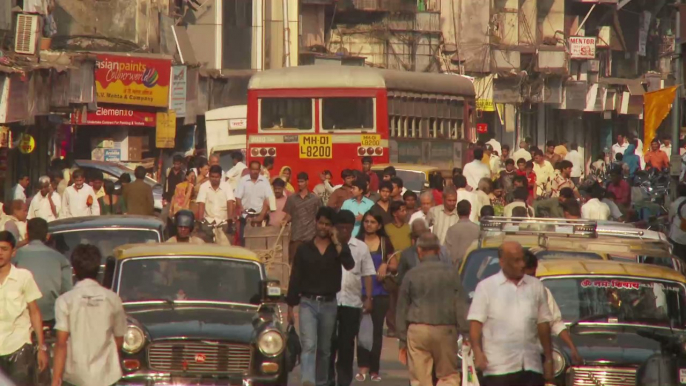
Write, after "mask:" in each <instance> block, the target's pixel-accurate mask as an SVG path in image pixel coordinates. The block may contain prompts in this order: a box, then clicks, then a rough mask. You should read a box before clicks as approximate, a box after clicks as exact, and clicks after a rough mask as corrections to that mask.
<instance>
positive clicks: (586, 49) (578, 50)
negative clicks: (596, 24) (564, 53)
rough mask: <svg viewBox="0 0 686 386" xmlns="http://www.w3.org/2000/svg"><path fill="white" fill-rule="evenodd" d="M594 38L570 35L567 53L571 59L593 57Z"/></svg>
mask: <svg viewBox="0 0 686 386" xmlns="http://www.w3.org/2000/svg"><path fill="white" fill-rule="evenodd" d="M595 45H596V38H595V37H589V36H570V37H569V53H570V57H571V58H572V59H595Z"/></svg>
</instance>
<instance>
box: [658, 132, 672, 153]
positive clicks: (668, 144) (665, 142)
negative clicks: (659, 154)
mask: <svg viewBox="0 0 686 386" xmlns="http://www.w3.org/2000/svg"><path fill="white" fill-rule="evenodd" d="M660 150H662V151H664V152H665V154H667V157H669V158H671V157H672V139H671V138H669V137H664V138H663V139H662V145H660Z"/></svg>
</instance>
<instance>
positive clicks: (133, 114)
mask: <svg viewBox="0 0 686 386" xmlns="http://www.w3.org/2000/svg"><path fill="white" fill-rule="evenodd" d="M71 123H72V124H73V125H93V126H107V125H112V126H146V127H155V113H153V112H149V111H136V110H131V109H127V108H115V107H98V110H97V111H95V112H87V113H85V114H84V113H83V112H82V111H80V110H76V111H74V112H73V113H72V114H71Z"/></svg>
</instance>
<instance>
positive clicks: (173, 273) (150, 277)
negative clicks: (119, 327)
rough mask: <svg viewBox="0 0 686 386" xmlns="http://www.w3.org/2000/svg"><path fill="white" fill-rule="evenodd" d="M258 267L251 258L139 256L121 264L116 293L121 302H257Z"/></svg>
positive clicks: (258, 294) (259, 279) (259, 276)
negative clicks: (243, 259)
mask: <svg viewBox="0 0 686 386" xmlns="http://www.w3.org/2000/svg"><path fill="white" fill-rule="evenodd" d="M261 278H262V276H261V273H260V266H259V265H258V264H257V263H255V262H251V261H238V260H228V259H214V258H202V257H187V258H163V257H159V258H139V259H132V260H128V261H125V262H123V263H122V264H121V272H120V275H119V283H118V286H117V288H118V290H117V292H118V294H119V296H120V297H121V299H122V301H123V302H124V303H127V302H144V301H167V302H174V301H211V302H228V303H244V304H259V303H260V283H261V280H262V279H261Z"/></svg>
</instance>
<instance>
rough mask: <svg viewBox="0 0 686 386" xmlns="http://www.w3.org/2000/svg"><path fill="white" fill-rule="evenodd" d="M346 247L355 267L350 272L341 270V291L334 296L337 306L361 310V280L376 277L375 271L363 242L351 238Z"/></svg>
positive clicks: (370, 256)
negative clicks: (348, 248) (366, 277)
mask: <svg viewBox="0 0 686 386" xmlns="http://www.w3.org/2000/svg"><path fill="white" fill-rule="evenodd" d="M348 246H349V247H350V252H351V253H352V255H353V260H355V267H353V269H351V270H350V271H347V270H345V269H344V270H343V276H342V277H341V290H340V291H339V292H338V293H337V294H336V300H337V301H338V305H339V306H345V307H353V308H362V305H363V304H362V278H363V277H365V276H376V269H374V261H373V260H372V255H371V254H370V253H369V248H368V247H367V244H365V243H364V241H362V240H359V239H357V238H355V237H353V238H351V239H350V241H348ZM373 280H376V278H373Z"/></svg>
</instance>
